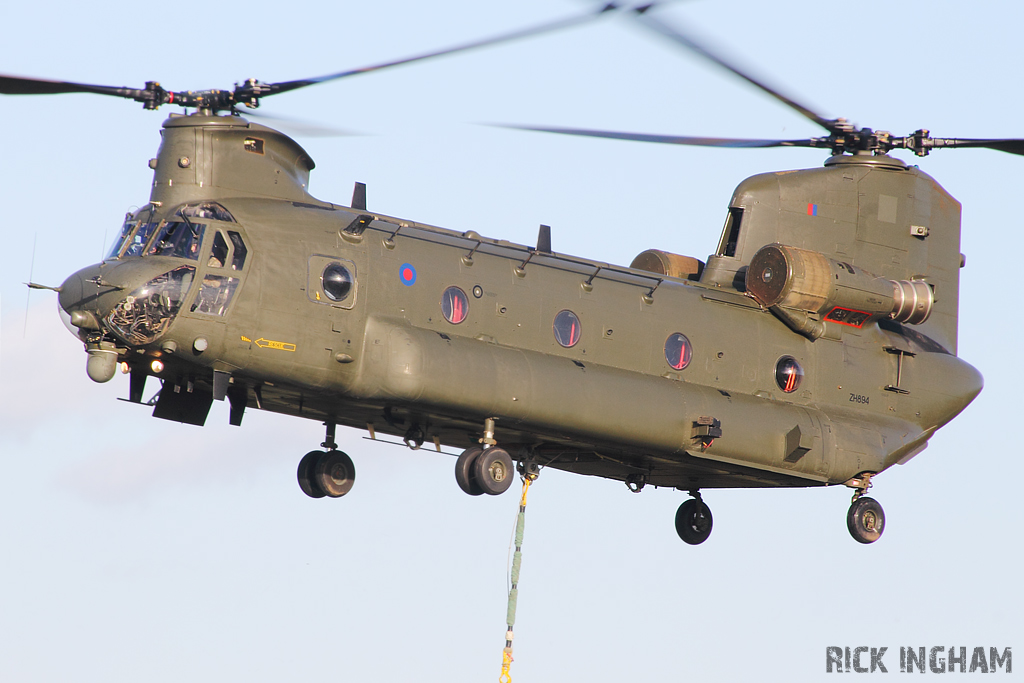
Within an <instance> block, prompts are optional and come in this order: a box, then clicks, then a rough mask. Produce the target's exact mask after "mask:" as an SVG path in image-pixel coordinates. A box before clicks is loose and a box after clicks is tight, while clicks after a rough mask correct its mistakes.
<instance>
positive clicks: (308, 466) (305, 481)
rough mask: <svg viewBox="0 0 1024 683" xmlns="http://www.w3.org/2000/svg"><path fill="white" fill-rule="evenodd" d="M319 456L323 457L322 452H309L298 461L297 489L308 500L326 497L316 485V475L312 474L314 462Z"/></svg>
mask: <svg viewBox="0 0 1024 683" xmlns="http://www.w3.org/2000/svg"><path fill="white" fill-rule="evenodd" d="M321 455H323V451H310V452H309V453H306V454H305V455H304V456H302V460H300V461H299V472H298V475H299V488H300V489H302V492H303V493H305V494H306V495H307V496H309V497H310V498H323V497H324V496H325V495H327V494H325V493H324V492H323V491H322V490H321V489H320V486H319V485H318V484H317V483H316V475H315V474H314V473H313V470H314V468H315V467H316V461H317V460H319V458H320V456H321Z"/></svg>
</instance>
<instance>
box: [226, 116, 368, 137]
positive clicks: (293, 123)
mask: <svg viewBox="0 0 1024 683" xmlns="http://www.w3.org/2000/svg"><path fill="white" fill-rule="evenodd" d="M231 111H232V113H234V114H236V115H237V116H244V117H246V118H255V119H261V120H263V121H265V122H267V123H270V124H272V125H273V126H275V127H278V128H282V129H287V130H286V132H287V131H291V132H292V133H294V134H296V135H301V136H304V137H309V138H343V137H358V136H362V135H365V133H359V132H357V131H353V130H346V129H344V128H335V127H334V126H329V125H327V124H321V123H315V122H313V121H304V120H302V119H297V118H292V117H289V116H281V115H279V114H268V113H266V112H263V111H253V110H246V111H240V110H238V109H232V110H231Z"/></svg>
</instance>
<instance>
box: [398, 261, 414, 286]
mask: <svg viewBox="0 0 1024 683" xmlns="http://www.w3.org/2000/svg"><path fill="white" fill-rule="evenodd" d="M398 277H399V278H400V279H401V280H402V284H403V285H405V286H406V287H412V286H413V285H414V284H416V269H415V268H414V267H413V265H412V264H411V263H403V264H402V265H401V267H399V269H398Z"/></svg>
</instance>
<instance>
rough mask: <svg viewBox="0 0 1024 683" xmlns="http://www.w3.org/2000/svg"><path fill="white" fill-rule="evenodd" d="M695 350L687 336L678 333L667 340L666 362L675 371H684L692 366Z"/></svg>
mask: <svg viewBox="0 0 1024 683" xmlns="http://www.w3.org/2000/svg"><path fill="white" fill-rule="evenodd" d="M691 356H693V348H692V347H691V346H690V340H689V339H687V338H686V335H683V334H680V333H679V332H676V333H675V334H673V335H672V336H670V337H669V338H668V339H667V340H665V360H666V361H667V362H668V364H669V365H670V366H671V367H672V368H673V369H675V370H682V369H683V368H685V367H686V366H687V365H689V364H690V357H691Z"/></svg>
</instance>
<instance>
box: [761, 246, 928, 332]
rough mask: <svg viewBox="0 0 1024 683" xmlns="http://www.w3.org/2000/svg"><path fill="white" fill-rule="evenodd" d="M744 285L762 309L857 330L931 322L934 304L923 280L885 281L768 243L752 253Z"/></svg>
mask: <svg viewBox="0 0 1024 683" xmlns="http://www.w3.org/2000/svg"><path fill="white" fill-rule="evenodd" d="M746 286H747V291H748V292H749V293H750V294H751V296H753V297H754V299H755V300H756V301H757V302H758V303H760V304H761V305H762V306H766V307H769V308H770V307H772V306H781V307H783V308H789V309H795V310H799V311H805V312H807V313H820V314H822V315H823V317H824V319H825V320H828V321H831V322H836V323H840V324H843V325H851V326H853V327H861V326H863V325H864V324H865V323H866V322H868V321H869V320H872V319H877V318H884V317H890V318H892V319H894V320H896V321H897V322H905V323H910V324H913V325H917V324H920V323H923V322H924V321H925V320H927V319H928V316H929V315H930V314H931V312H932V305H933V304H934V303H935V295H934V293H933V292H932V288H931V286H930V285H929V284H928V283H927V282H925V281H924V280H899V281H897V280H887V279H885V278H880V277H876V276H874V275H872V274H871V273H868V272H867V271H864V270H862V269H860V268H858V267H856V266H854V265H851V264H849V263H844V262H841V261H836V260H834V259H830V258H828V257H827V256H825V255H824V254H821V253H818V252H816V251H809V250H807V249H800V248H797V247H790V246H786V245H784V244H769V245H768V246H765V247H762V248H761V249H760V250H758V252H757V253H756V254H754V258H753V259H751V261H750V267H749V268H748V269H747V276H746Z"/></svg>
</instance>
